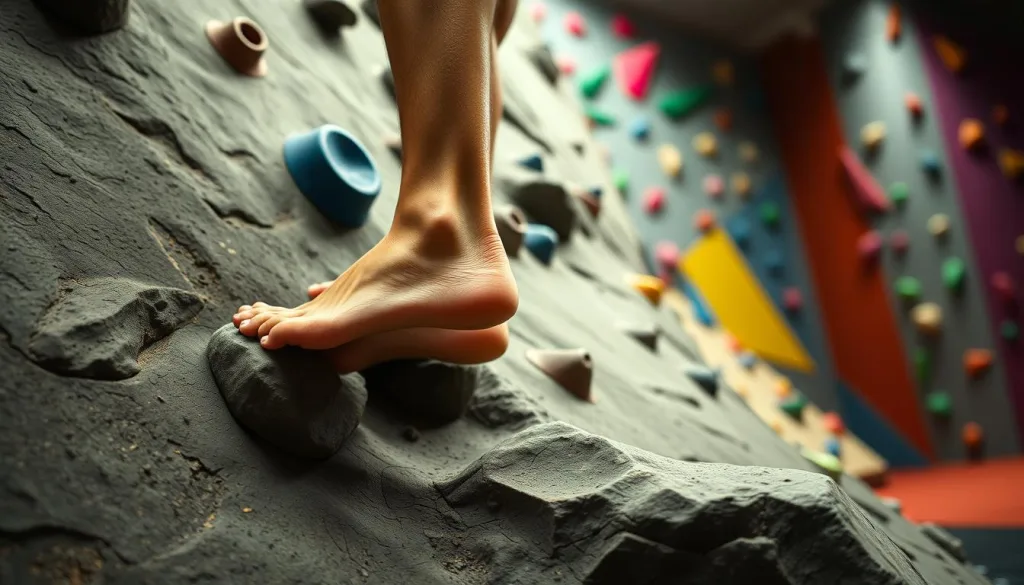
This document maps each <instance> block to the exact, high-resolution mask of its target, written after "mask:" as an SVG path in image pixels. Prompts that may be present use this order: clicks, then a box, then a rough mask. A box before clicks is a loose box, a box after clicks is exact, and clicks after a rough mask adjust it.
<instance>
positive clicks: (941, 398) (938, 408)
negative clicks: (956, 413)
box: [924, 392, 953, 418]
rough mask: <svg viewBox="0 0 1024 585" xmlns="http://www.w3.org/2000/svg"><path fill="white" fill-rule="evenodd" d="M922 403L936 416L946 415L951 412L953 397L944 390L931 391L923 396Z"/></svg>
mask: <svg viewBox="0 0 1024 585" xmlns="http://www.w3.org/2000/svg"><path fill="white" fill-rule="evenodd" d="M924 405H925V408H926V409H927V410H928V412H930V413H931V414H932V415H934V416H937V417H943V418H944V417H948V416H949V415H950V414H952V412H953V399H952V398H951V397H950V396H949V394H947V393H946V392H932V393H931V394H929V395H928V396H926V397H925V399H924Z"/></svg>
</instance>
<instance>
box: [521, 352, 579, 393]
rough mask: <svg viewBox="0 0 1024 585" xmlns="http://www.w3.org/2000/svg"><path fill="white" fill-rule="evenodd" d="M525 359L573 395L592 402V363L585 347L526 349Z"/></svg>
mask: <svg viewBox="0 0 1024 585" xmlns="http://www.w3.org/2000/svg"><path fill="white" fill-rule="evenodd" d="M526 359H527V361H529V362H530V363H531V364H533V365H534V366H535V367H536V368H537V369H538V370H540V371H542V372H544V373H545V374H547V375H548V377H549V378H551V379H552V380H554V381H555V382H558V384H559V385H560V386H561V387H562V388H564V389H565V390H566V391H567V392H569V393H570V394H572V395H573V396H575V397H577V398H579V399H581V400H586V401H587V402H593V401H594V399H593V397H592V396H591V395H590V382H591V380H592V379H593V377H594V363H593V360H592V359H591V358H590V353H588V352H587V350H585V349H581V348H580V349H528V350H526Z"/></svg>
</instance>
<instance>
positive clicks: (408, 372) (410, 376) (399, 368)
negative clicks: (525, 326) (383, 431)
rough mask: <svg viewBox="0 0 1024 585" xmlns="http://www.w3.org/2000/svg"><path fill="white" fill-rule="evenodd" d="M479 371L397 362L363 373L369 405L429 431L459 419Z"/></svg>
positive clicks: (434, 362)
mask: <svg viewBox="0 0 1024 585" xmlns="http://www.w3.org/2000/svg"><path fill="white" fill-rule="evenodd" d="M478 369H479V368H478V367H477V366H460V365H455V364H448V363H444V362H440V361H437V360H397V361H392V362H385V363H382V364H378V365H376V366H373V367H371V368H367V369H366V370H364V371H363V372H362V374H363V377H364V378H365V379H366V389H367V390H368V391H369V394H370V401H371V404H372V405H377V404H380V405H383V406H385V407H386V408H388V409H391V410H394V411H396V412H398V413H400V414H401V415H403V416H404V417H406V418H408V419H409V420H410V421H411V422H413V423H415V424H416V425H417V426H419V427H420V428H430V427H436V426H441V425H446V424H448V423H451V422H453V421H455V420H457V419H459V418H460V417H462V415H463V414H464V413H465V412H466V407H467V405H468V404H469V401H470V399H471V398H472V397H473V391H474V389H475V388H476V383H477V376H478Z"/></svg>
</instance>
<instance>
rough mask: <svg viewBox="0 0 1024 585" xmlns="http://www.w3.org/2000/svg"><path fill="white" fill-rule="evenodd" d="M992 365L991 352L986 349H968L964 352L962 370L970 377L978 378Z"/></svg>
mask: <svg viewBox="0 0 1024 585" xmlns="http://www.w3.org/2000/svg"><path fill="white" fill-rule="evenodd" d="M990 367H992V352H991V351H989V350H987V349H968V350H967V351H965V352H964V370H965V371H966V372H967V375H968V376H970V377H971V378H979V377H981V376H982V375H983V374H984V373H985V372H987V371H988V369H989V368H990Z"/></svg>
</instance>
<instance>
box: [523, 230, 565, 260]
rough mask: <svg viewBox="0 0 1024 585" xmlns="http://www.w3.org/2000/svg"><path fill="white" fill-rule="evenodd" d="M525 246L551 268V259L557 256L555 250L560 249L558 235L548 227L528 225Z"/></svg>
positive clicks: (524, 239)
mask: <svg viewBox="0 0 1024 585" xmlns="http://www.w3.org/2000/svg"><path fill="white" fill-rule="evenodd" d="M523 245H524V246H526V249H527V250H529V251H530V253H531V254H533V255H534V256H536V258H537V259H538V260H540V261H541V262H542V263H543V264H544V265H546V266H550V265H551V259H552V258H553V257H554V256H555V248H556V247H558V234H556V233H555V230H553V229H551V228H549V227H548V226H546V225H542V224H539V223H531V224H527V226H526V236H525V237H524V238H523Z"/></svg>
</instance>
